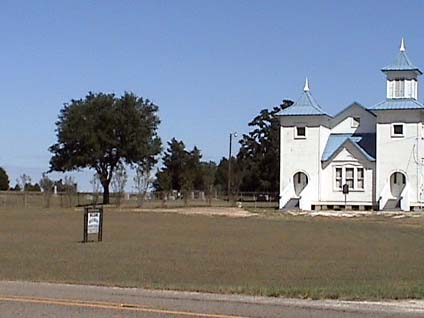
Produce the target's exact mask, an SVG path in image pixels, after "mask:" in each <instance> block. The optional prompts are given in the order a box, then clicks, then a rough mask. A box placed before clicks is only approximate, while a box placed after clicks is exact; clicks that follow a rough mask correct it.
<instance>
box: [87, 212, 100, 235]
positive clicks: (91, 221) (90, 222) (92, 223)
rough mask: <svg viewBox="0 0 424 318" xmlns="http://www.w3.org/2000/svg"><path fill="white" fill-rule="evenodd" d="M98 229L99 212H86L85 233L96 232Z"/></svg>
mask: <svg viewBox="0 0 424 318" xmlns="http://www.w3.org/2000/svg"><path fill="white" fill-rule="evenodd" d="M99 229H100V213H99V212H88V217H87V233H88V234H97V233H99Z"/></svg>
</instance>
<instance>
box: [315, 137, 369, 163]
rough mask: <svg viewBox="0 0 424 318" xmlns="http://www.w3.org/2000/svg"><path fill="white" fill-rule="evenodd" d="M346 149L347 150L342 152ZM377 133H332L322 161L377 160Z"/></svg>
mask: <svg viewBox="0 0 424 318" xmlns="http://www.w3.org/2000/svg"><path fill="white" fill-rule="evenodd" d="M343 150H346V151H348V152H349V153H350V155H348V154H347V153H346V152H343V153H342V154H341V157H340V156H339V155H340V153H341V152H342V151H343ZM375 152H376V147H375V134H331V135H330V137H329V138H328V141H327V144H326V146H325V149H324V152H323V154H322V157H321V161H322V162H329V161H333V160H335V158H336V157H337V158H338V159H337V160H352V159H353V158H356V159H361V160H364V159H365V160H367V161H375ZM343 156H344V157H343Z"/></svg>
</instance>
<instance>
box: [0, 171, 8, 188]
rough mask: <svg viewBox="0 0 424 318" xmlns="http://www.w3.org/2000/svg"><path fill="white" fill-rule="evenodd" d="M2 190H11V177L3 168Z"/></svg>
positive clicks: (0, 179) (0, 181) (0, 182)
mask: <svg viewBox="0 0 424 318" xmlns="http://www.w3.org/2000/svg"><path fill="white" fill-rule="evenodd" d="M0 190H1V191H6V190H9V176H8V175H7V173H6V170H4V169H3V168H2V167H0Z"/></svg>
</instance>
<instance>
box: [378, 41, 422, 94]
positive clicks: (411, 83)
mask: <svg viewBox="0 0 424 318" xmlns="http://www.w3.org/2000/svg"><path fill="white" fill-rule="evenodd" d="M381 71H382V72H383V73H385V74H386V77H387V99H401V98H409V99H411V98H412V99H418V76H419V75H421V74H422V72H421V71H420V69H419V68H418V67H416V66H415V65H414V64H412V62H411V61H410V60H409V58H408V56H407V55H406V48H405V41H404V40H403V38H402V40H401V44H400V49H399V53H398V55H397V56H396V59H395V61H394V62H393V63H392V64H390V65H388V66H386V67H384V68H383V69H382V70H381Z"/></svg>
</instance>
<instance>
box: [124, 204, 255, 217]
mask: <svg viewBox="0 0 424 318" xmlns="http://www.w3.org/2000/svg"><path fill="white" fill-rule="evenodd" d="M127 211H131V212H159V213H178V214H185V215H208V216H227V217H233V218H245V217H251V216H255V215H257V214H256V213H252V212H248V211H246V210H243V209H242V208H226V207H198V208H192V207H187V208H174V209H167V208H163V209H130V210H127Z"/></svg>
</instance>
